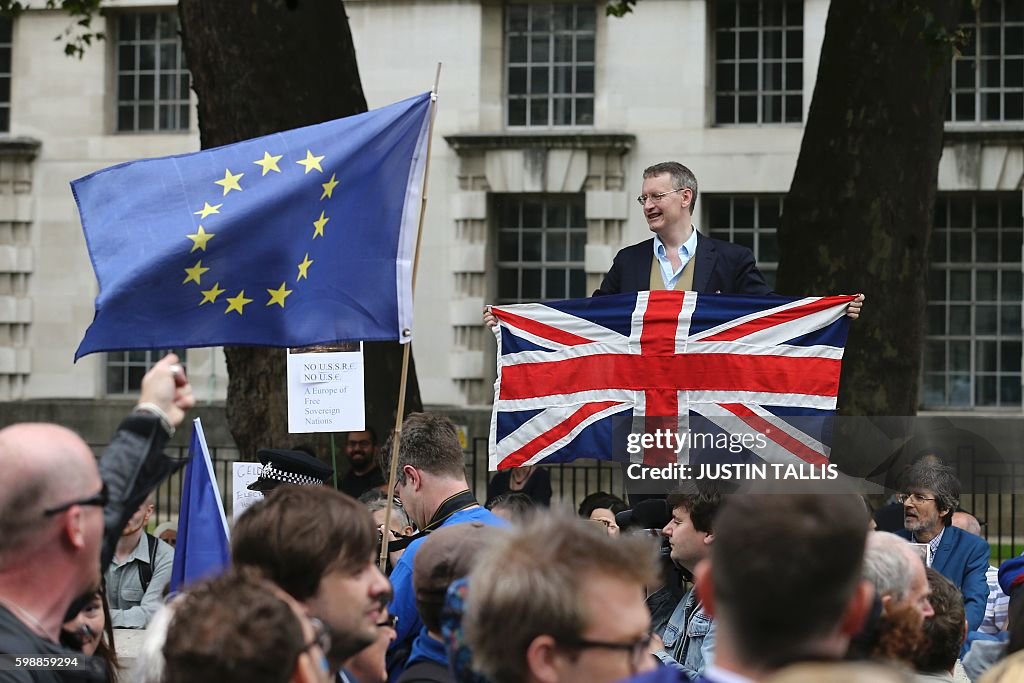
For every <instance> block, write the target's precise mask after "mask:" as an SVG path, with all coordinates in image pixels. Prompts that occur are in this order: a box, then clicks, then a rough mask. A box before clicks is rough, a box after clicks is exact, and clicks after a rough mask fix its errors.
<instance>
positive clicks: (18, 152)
mask: <svg viewBox="0 0 1024 683" xmlns="http://www.w3.org/2000/svg"><path fill="white" fill-rule="evenodd" d="M42 146H43V143H42V142H41V141H39V140H36V139H35V138H29V137H17V138H12V137H4V136H0V158H11V157H15V158H23V159H27V160H28V161H31V160H33V159H35V158H36V157H37V156H38V155H39V148H40V147H42Z"/></svg>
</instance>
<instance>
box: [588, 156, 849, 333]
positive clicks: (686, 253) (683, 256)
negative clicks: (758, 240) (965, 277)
mask: <svg viewBox="0 0 1024 683" xmlns="http://www.w3.org/2000/svg"><path fill="white" fill-rule="evenodd" d="M637 201H638V202H639V203H640V206H641V207H642V208H643V211H644V218H645V219H646V220H647V226H648V227H649V228H650V230H651V232H653V233H654V237H652V238H651V239H649V240H645V241H643V242H640V243H639V244H634V245H632V246H629V247H626V248H625V249H622V250H620V251H619V253H618V254H616V256H615V260H614V261H613V262H612V267H611V269H610V270H609V271H608V273H607V274H606V275H605V276H604V280H603V281H602V282H601V286H600V287H598V288H597V289H596V290H595V291H594V296H602V295H606V294H623V293H625V292H643V291H647V290H650V289H685V290H689V291H693V292H698V293H702V294H755V295H763V294H771V293H772V289H771V287H769V286H768V284H767V283H766V282H765V279H764V275H762V274H761V271H760V270H758V268H757V264H756V263H755V262H754V254H753V252H751V251H750V249H747V248H746V247H743V246H740V245H738V244H732V243H731V242H724V241H722V240H716V239H713V238H711V237H706V236H704V235H701V234H698V232H697V230H696V228H695V227H694V225H693V209H694V207H695V206H696V204H697V178H696V177H695V176H694V175H693V172H692V171H691V170H690V169H688V168H687V167H686V166H683V165H682V164H680V163H677V162H675V161H667V162H664V163H660V164H655V165H653V166H649V167H648V168H646V169H644V182H643V189H642V190H641V194H640V196H639V197H637ZM691 261H692V263H691ZM863 301H864V295H863V294H861V295H858V299H857V300H856V301H853V302H851V303H850V305H849V307H848V308H847V315H849V316H850V317H851V318H856V317H857V316H858V315H859V314H860V309H861V306H862V302H863Z"/></svg>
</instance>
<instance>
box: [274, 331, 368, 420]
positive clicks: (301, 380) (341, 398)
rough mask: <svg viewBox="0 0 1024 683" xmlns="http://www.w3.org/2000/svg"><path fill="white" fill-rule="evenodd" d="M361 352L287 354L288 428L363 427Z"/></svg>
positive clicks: (363, 405) (363, 406)
mask: <svg viewBox="0 0 1024 683" xmlns="http://www.w3.org/2000/svg"><path fill="white" fill-rule="evenodd" d="M363 397H364V392H363V353H362V347H360V349H359V350H358V351H331V352H326V353H289V354H288V431H289V432H291V433H293V434H299V433H308V432H348V431H359V430H362V429H365V427H366V413H365V404H364V401H363Z"/></svg>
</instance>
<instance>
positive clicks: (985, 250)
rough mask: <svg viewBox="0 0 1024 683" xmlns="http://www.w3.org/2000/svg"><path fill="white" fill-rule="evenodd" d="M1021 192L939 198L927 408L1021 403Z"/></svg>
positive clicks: (926, 359) (931, 284)
mask: <svg viewBox="0 0 1024 683" xmlns="http://www.w3.org/2000/svg"><path fill="white" fill-rule="evenodd" d="M1022 226H1024V219H1022V218H1021V197H1020V193H1019V192H987V193H982V194H976V195H972V194H963V193H958V194H954V193H950V194H946V195H940V197H939V199H938V201H937V204H936V207H935V232H934V233H933V235H932V255H931V262H932V264H931V270H930V271H929V282H928V336H927V341H926V343H925V349H924V391H923V394H922V398H923V401H922V402H923V404H924V406H925V407H938V408H942V407H956V408H970V407H1006V406H1020V405H1021V338H1022V335H1021V292H1022V287H1024V284H1022V279H1021V237H1022V234H1024V227H1022Z"/></svg>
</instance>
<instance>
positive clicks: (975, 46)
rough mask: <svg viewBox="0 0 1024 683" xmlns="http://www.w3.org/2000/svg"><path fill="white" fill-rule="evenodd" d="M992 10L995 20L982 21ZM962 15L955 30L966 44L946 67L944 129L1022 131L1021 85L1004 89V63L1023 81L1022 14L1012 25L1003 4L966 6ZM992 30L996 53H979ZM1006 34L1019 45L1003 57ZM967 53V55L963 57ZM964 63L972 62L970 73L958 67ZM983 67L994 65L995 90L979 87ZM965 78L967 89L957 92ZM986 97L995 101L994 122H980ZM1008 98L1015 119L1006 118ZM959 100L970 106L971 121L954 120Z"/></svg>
mask: <svg viewBox="0 0 1024 683" xmlns="http://www.w3.org/2000/svg"><path fill="white" fill-rule="evenodd" d="M993 8H997V10H998V12H999V18H998V19H997V20H993V18H992V17H991V16H987V17H983V14H987V13H988V12H991V11H992V10H993ZM963 11H964V13H963V15H961V17H960V21H959V24H958V28H960V29H961V30H965V31H967V33H968V39H967V40H968V42H967V44H966V45H965V46H963V47H962V50H961V51H962V53H963V54H962V55H955V56H954V57H953V59H952V63H951V65H950V75H949V78H950V81H949V92H948V95H947V100H946V113H945V120H944V122H945V126H946V127H947V128H949V129H954V130H955V129H958V128H961V129H962V128H977V127H979V126H983V127H998V128H1004V127H1008V128H1015V129H1019V128H1024V83H1022V84H1021V85H1020V86H1012V85H1007V64H1008V63H1015V65H1016V69H1017V70H1018V78H1020V79H1024V11H1022V12H1021V14H1020V17H1019V18H1015V19H1013V20H1012V21H1010V20H1007V18H1006V15H1007V12H1006V4H1005V3H1003V2H991V3H983V5H982V7H981V8H980V9H979V10H977V11H975V10H973V9H972V7H971V5H970V3H967V4H965V6H964V10H963ZM965 19H970V21H969V22H968V21H965ZM993 29H998V36H999V50H998V53H997V54H993V53H983V48H984V47H985V45H988V44H990V41H991V39H992V36H993V34H992V33H991V31H992V30H993ZM1009 31H1014V32H1015V33H1014V35H1016V36H1017V39H1018V40H1020V41H1021V42H1020V44H1019V49H1020V52H1014V53H1007V51H1006V42H1007V41H1006V37H1007V33H1008V32H1009ZM968 52H970V53H971V54H967V53H968ZM968 61H973V62H974V68H973V69H970V70H968V69H966V68H963V69H961V68H960V65H961V64H965V63H967V62H968ZM987 63H996V64H998V73H999V79H1000V82H999V85H998V86H991V85H982V82H983V81H984V80H987V75H986V73H985V69H986V67H985V65H986V64H987ZM968 76H969V77H970V80H971V85H970V86H967V87H960V88H958V87H957V86H958V85H959V84H960V81H961V79H964V78H967V77H968ZM967 95H971V96H972V97H971V98H970V100H967V99H966V97H967ZM986 95H989V96H993V95H994V96H996V97H997V98H998V102H999V111H1000V114H999V117H998V118H982V110H983V102H984V99H983V98H984V97H985V96H986ZM1009 96H1012V97H1013V98H1015V99H1016V100H1017V105H1016V107H1017V111H1018V114H1017V118H1007V117H1006V107H1007V100H1008V99H1009ZM960 97H963V98H965V99H963V100H962V102H964V103H966V102H967V101H970V102H971V104H970V106H971V107H972V108H973V117H972V118H970V119H966V118H961V119H957V118H956V116H957V112H958V109H959V107H960V106H961V105H960V104H959V103H960V102H961V100H960Z"/></svg>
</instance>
